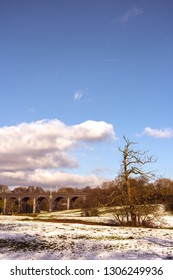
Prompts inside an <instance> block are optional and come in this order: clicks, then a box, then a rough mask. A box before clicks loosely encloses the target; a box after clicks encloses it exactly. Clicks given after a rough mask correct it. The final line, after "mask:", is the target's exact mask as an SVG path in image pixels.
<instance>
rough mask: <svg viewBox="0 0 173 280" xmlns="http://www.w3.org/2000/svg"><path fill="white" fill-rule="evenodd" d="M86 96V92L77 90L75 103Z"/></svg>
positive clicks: (74, 97)
mask: <svg viewBox="0 0 173 280" xmlns="http://www.w3.org/2000/svg"><path fill="white" fill-rule="evenodd" d="M83 95H84V92H83V91H82V90H80V89H79V90H77V91H76V92H75V93H74V96H73V99H74V101H75V102H78V101H79V100H80V99H81V98H82V97H83Z"/></svg>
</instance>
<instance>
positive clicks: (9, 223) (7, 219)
mask: <svg viewBox="0 0 173 280" xmlns="http://www.w3.org/2000/svg"><path fill="white" fill-rule="evenodd" d="M40 216H41V215H40ZM25 218H26V217H25ZM61 218H64V216H61ZM69 218H70V217H69ZM71 218H72V217H71ZM73 218H74V217H73ZM22 219H24V217H15V216H0V259H1V260H11V259H14V260H17V259H19V260H24V259H25V260H27V259H28V260H29V259H31V260H35V259H37V260H58V259H61V260H65V259H66V260H67V259H68V260H101V259H103V260H111V259H131V260H132V259H136V260H137V259H138V260H140V259H173V229H171V227H172V226H173V216H165V217H164V220H165V222H166V224H167V226H168V225H169V227H170V228H165V229H156V228H133V227H116V226H100V225H97V226H96V225H83V224H80V223H75V224H73V223H63V222H62V223H53V222H44V221H34V220H32V219H28V220H27V221H24V220H22ZM76 219H78V220H79V217H78V218H76ZM80 219H81V220H82V219H83V220H84V219H85V220H86V218H80ZM91 220H92V221H93V220H95V221H101V222H103V221H104V222H106V221H107V222H108V221H109V220H110V217H109V219H108V218H107V219H106V217H103V218H101V217H99V218H88V221H91Z"/></svg>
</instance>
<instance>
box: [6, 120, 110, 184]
mask: <svg viewBox="0 0 173 280" xmlns="http://www.w3.org/2000/svg"><path fill="white" fill-rule="evenodd" d="M0 139H1V141H0V158H1V164H0V183H3V184H7V185H28V184H29V185H32V184H34V185H35V184H37V185H39V184H40V185H47V184H48V185H50V184H51V185H57V186H58V185H59V186H62V185H63V186H65V185H68V186H69V185H73V186H74V185H75V186H76V185H77V186H79V185H85V184H86V185H88V184H92V185H93V184H98V182H99V180H100V178H98V177H96V176H94V175H90V176H81V175H76V174H69V173H66V172H64V169H70V170H73V169H75V168H77V167H79V163H78V161H77V158H76V157H75V149H76V148H77V147H78V146H79V145H80V144H81V142H87V143H93V142H101V141H107V140H112V139H115V132H114V129H113V126H112V125H111V124H108V123H106V122H104V121H100V122H97V121H92V120H88V121H86V122H83V123H81V124H76V125H72V126H68V125H65V124H64V123H63V122H61V121H59V120H57V119H55V120H41V121H37V122H32V123H21V124H19V125H16V126H10V127H1V128H0Z"/></svg>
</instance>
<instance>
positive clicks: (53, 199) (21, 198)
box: [0, 191, 86, 214]
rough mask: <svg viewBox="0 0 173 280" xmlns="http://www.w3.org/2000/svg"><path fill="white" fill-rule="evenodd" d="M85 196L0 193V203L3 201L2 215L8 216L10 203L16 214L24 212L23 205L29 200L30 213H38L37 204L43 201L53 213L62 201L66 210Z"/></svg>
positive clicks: (75, 194) (72, 194)
mask: <svg viewBox="0 0 173 280" xmlns="http://www.w3.org/2000/svg"><path fill="white" fill-rule="evenodd" d="M85 197H86V194H83V193H77V192H76V193H58V192H51V191H50V192H43V193H32V192H31V193H30V192H24V193H23V192H21V193H20V192H19V193H15V192H1V193H0V201H3V211H2V212H3V214H8V206H9V205H11V204H12V203H13V204H14V203H15V205H16V207H17V212H18V213H24V212H25V205H26V203H27V201H29V200H30V202H31V207H32V213H33V214H35V213H37V212H39V204H40V203H41V202H42V201H43V200H44V201H46V203H47V205H48V209H49V212H52V211H55V209H56V206H57V205H58V203H59V202H60V201H61V200H62V199H63V201H65V204H66V209H67V210H69V209H71V208H72V206H73V203H74V202H75V200H76V199H77V198H81V199H82V200H83V201H84V200H85Z"/></svg>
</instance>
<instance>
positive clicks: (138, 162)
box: [119, 136, 156, 204]
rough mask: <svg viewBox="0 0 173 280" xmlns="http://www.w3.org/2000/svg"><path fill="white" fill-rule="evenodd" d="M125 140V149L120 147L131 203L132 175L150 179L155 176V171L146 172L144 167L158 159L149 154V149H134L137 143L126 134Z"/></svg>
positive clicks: (123, 176)
mask: <svg viewBox="0 0 173 280" xmlns="http://www.w3.org/2000/svg"><path fill="white" fill-rule="evenodd" d="M124 140H125V147H124V149H121V148H119V151H120V152H121V153H122V154H123V161H122V178H123V180H124V185H125V187H126V189H127V194H128V202H129V204H131V199H132V194H131V185H130V178H131V176H133V175H136V176H141V177H143V178H148V179H149V178H154V176H155V175H154V173H153V171H149V172H146V171H144V170H143V168H142V167H143V166H144V165H146V164H148V163H153V162H156V159H155V158H154V157H153V156H147V153H148V151H141V150H134V148H133V145H135V144H136V143H135V142H132V141H129V139H128V138H126V137H125V136H124Z"/></svg>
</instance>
